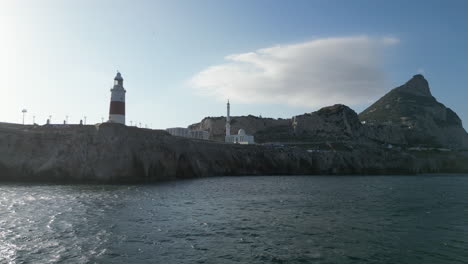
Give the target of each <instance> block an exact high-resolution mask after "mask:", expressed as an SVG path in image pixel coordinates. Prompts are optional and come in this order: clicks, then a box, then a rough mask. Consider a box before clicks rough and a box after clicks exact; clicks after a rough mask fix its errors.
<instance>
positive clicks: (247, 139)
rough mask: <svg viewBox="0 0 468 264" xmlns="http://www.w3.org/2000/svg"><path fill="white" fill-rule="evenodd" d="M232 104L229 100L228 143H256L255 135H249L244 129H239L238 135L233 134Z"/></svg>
mask: <svg viewBox="0 0 468 264" xmlns="http://www.w3.org/2000/svg"><path fill="white" fill-rule="evenodd" d="M230 112H231V105H230V104H229V101H228V103H227V116H226V137H225V140H224V141H225V142H226V143H235V144H255V141H254V136H251V135H247V133H245V130H244V129H242V128H241V129H239V131H238V132H237V135H231V116H230V114H231V113H230Z"/></svg>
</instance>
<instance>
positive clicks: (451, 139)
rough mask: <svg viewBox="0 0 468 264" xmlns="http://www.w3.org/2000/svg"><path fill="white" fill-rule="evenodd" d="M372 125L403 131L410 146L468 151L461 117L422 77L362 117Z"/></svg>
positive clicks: (414, 79) (403, 86) (362, 119)
mask: <svg viewBox="0 0 468 264" xmlns="http://www.w3.org/2000/svg"><path fill="white" fill-rule="evenodd" d="M359 118H360V120H361V121H365V122H366V124H368V125H380V126H382V125H384V126H387V127H391V126H393V127H394V129H395V131H397V130H398V129H396V128H395V127H399V128H401V129H400V130H401V131H400V134H402V135H404V137H405V141H406V142H407V143H408V144H410V145H424V146H436V147H450V148H465V149H466V148H468V135H467V133H466V131H465V129H464V128H463V126H462V122H461V120H460V118H459V117H458V116H457V114H456V113H455V112H453V111H452V110H451V109H450V108H447V107H445V106H444V105H443V104H441V103H439V102H438V101H437V100H436V99H435V98H434V97H433V96H432V94H431V91H430V89H429V84H428V82H427V81H426V79H425V78H424V76H422V75H421V74H418V75H415V76H413V78H412V79H411V80H409V81H408V82H407V83H405V84H404V85H402V86H400V87H397V88H395V89H393V90H391V91H390V92H389V93H387V94H386V95H385V96H383V97H382V98H380V99H379V100H378V101H377V102H375V103H374V104H372V105H371V106H370V107H369V108H367V109H366V110H364V111H363V112H362V113H361V114H359Z"/></svg>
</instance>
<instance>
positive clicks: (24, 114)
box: [21, 109, 28, 126]
mask: <svg viewBox="0 0 468 264" xmlns="http://www.w3.org/2000/svg"><path fill="white" fill-rule="evenodd" d="M27 112H28V110H26V109H23V110H21V113H23V126H24V117H25V116H26V113H27Z"/></svg>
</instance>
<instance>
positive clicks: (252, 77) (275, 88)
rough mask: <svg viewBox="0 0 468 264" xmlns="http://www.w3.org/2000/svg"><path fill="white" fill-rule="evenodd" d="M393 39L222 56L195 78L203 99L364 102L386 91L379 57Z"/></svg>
mask: <svg viewBox="0 0 468 264" xmlns="http://www.w3.org/2000/svg"><path fill="white" fill-rule="evenodd" d="M398 43H399V40H398V39H397V38H394V37H384V38H371V37H367V36H355V37H340V38H324V39H316V40H312V41H308V42H303V43H296V44H288V45H276V46H273V47H268V48H263V49H259V50H257V51H254V52H248V53H241V54H234V55H229V56H226V57H225V59H226V60H227V61H228V62H227V63H225V64H220V65H215V66H211V67H209V68H207V69H205V70H203V71H202V72H199V73H198V74H196V75H195V76H194V77H193V78H192V79H191V80H190V84H191V85H192V86H193V87H194V88H195V89H196V90H197V91H198V92H199V93H200V94H202V95H207V96H212V97H215V98H218V99H221V100H225V99H227V98H230V99H232V100H233V101H237V102H243V103H279V104H289V105H295V106H308V107H317V106H325V105H331V104H335V103H343V104H348V105H354V104H361V103H367V102H369V101H370V100H372V99H374V98H375V97H376V96H380V95H382V94H383V92H384V87H385V84H384V72H383V70H382V67H381V65H382V60H383V59H382V57H383V56H382V55H383V52H384V49H385V48H386V47H388V46H392V45H396V44H398Z"/></svg>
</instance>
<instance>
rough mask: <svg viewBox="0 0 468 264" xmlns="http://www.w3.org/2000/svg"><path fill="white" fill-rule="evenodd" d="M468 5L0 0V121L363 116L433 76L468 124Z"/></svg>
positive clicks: (157, 124)
mask: <svg viewBox="0 0 468 264" xmlns="http://www.w3.org/2000/svg"><path fill="white" fill-rule="evenodd" d="M467 12H468V1H464V0H460V1H458V0H448V1H442V0H439V1H430V0H426V1H396V0H395V1H383V0H382V1H380V0H369V1H364V0H356V1H345V0H342V1H333V0H327V1H325V0H323V1H318V0H317V1H313V0H305V1H301V0H294V1H286V0H283V1H280V0H236V1H228V0H198V1H196V0H166V1H159V0H148V1H144V0H112V1H108V0H100V1H95V0H80V1H73V0H41V1H35V0H30V1H25V0H0V93H1V96H0V122H14V123H21V122H22V113H21V110H22V109H27V111H28V112H27V114H26V123H32V121H33V117H35V120H36V123H39V124H43V123H45V122H46V119H47V118H49V116H51V117H52V123H62V122H63V120H65V118H66V116H68V119H69V122H70V123H78V122H79V120H80V119H84V117H85V116H86V119H87V123H88V124H92V123H98V122H101V120H102V119H104V120H107V118H108V112H109V101H110V89H111V87H112V85H113V78H114V76H115V74H116V72H117V71H120V72H121V73H122V76H123V78H124V79H125V81H124V87H125V89H126V90H127V95H126V96H127V97H126V112H127V124H130V122H132V124H135V123H138V124H140V123H141V124H142V126H145V125H147V126H148V127H151V128H156V129H164V128H168V127H177V126H182V127H186V126H187V125H189V124H192V123H196V122H199V121H200V120H201V119H203V118H204V117H206V116H223V115H225V114H226V101H227V99H230V101H231V114H232V115H234V116H237V115H248V114H252V115H256V116H258V115H261V116H263V117H274V118H280V117H281V118H289V117H291V116H293V115H298V114H303V113H306V112H312V111H316V110H318V109H320V108H321V107H324V106H328V105H333V104H337V103H341V104H346V105H348V106H350V107H351V108H353V109H354V110H355V111H356V112H358V113H359V112H361V111H363V110H364V109H365V108H366V107H368V106H369V105H370V104H371V103H372V102H374V101H375V100H376V99H378V98H379V97H381V96H383V95H384V94H385V93H386V92H388V91H389V90H391V89H392V88H394V87H397V86H399V85H402V84H403V83H405V82H406V81H407V80H409V79H410V78H411V77H412V76H413V75H414V74H417V73H422V74H423V75H424V76H425V77H426V79H427V80H428V81H429V84H430V87H431V91H432V93H433V95H434V96H435V97H436V98H437V99H438V101H439V102H441V103H443V104H445V105H446V106H448V107H450V108H452V109H453V110H454V111H455V112H456V113H458V115H459V116H460V118H461V119H462V121H463V123H464V125H465V127H466V124H467V123H468V104H467V103H466V98H467V95H468V92H467V91H468V87H467V86H468V80H467V78H468V30H467V28H468V16H467V15H466V14H467Z"/></svg>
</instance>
